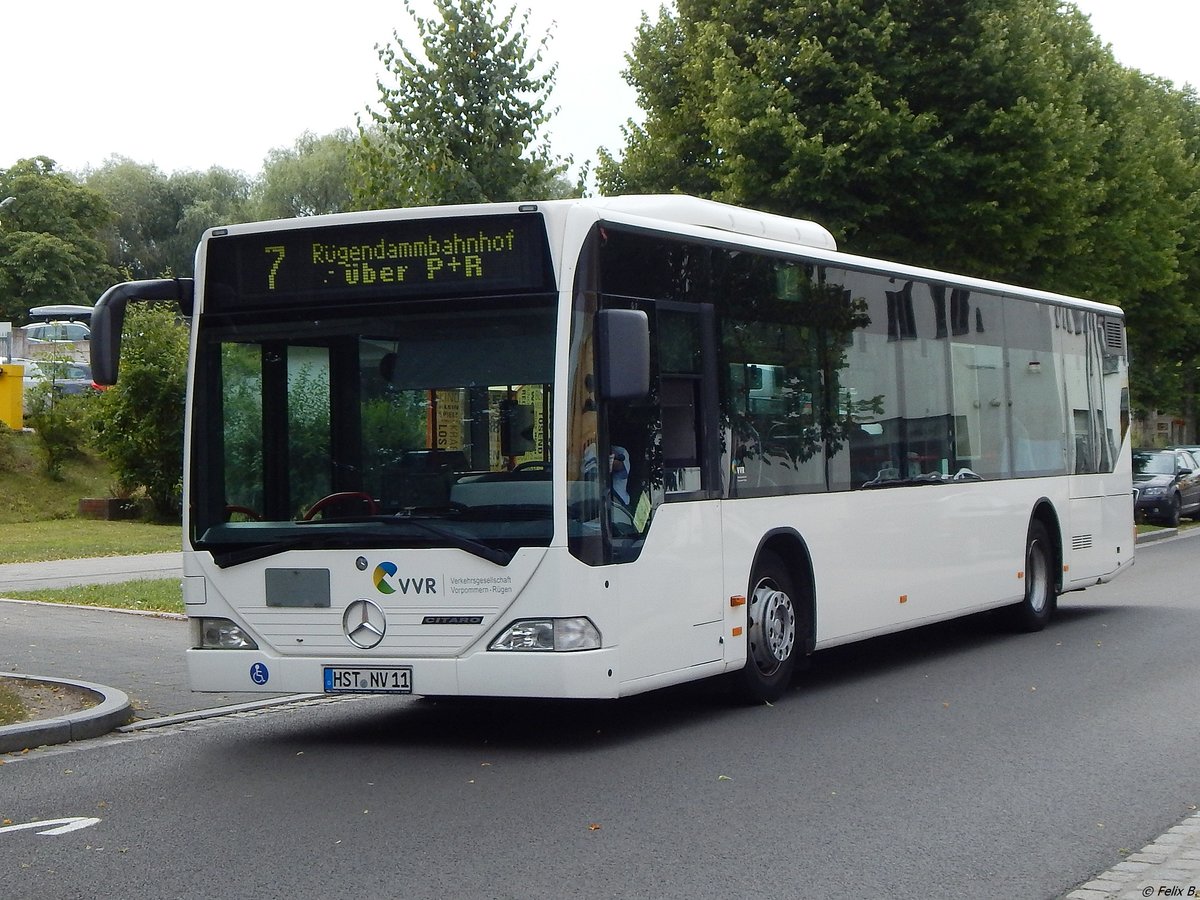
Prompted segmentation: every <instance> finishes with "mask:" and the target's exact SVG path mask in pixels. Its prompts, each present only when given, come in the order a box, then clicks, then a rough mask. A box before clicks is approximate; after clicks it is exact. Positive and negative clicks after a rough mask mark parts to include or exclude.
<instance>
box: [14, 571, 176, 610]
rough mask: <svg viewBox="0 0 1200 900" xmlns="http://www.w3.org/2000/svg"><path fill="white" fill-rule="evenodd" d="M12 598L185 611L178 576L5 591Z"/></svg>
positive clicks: (122, 607)
mask: <svg viewBox="0 0 1200 900" xmlns="http://www.w3.org/2000/svg"><path fill="white" fill-rule="evenodd" d="M4 593H5V596H6V597H7V598H8V599H11V600H40V601H42V602H43V603H70V604H74V605H76V606H104V607H108V608H110V609H132V610H137V611H139V612H165V613H182V612H183V591H182V589H181V588H180V586H179V579H178V578H156V579H145V580H141V581H122V582H119V583H117V584H85V585H79V586H77V587H69V588H44V589H43V590H40V591H5V592H4Z"/></svg>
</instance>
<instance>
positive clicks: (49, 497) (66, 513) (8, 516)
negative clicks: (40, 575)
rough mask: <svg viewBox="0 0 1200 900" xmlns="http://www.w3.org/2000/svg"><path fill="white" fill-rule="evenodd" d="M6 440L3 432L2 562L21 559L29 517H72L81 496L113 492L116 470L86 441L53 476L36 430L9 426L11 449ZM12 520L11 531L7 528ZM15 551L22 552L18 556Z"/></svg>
mask: <svg viewBox="0 0 1200 900" xmlns="http://www.w3.org/2000/svg"><path fill="white" fill-rule="evenodd" d="M4 443H5V440H4V438H2V437H0V460H2V462H0V497H3V498H4V502H3V503H0V562H17V561H19V560H20V559H21V557H20V555H19V549H18V548H19V547H20V546H21V545H22V541H24V540H25V538H24V537H22V536H21V535H23V534H24V533H25V532H24V529H25V528H26V526H28V525H29V523H31V522H40V521H60V520H64V519H71V518H73V517H74V516H75V514H76V511H77V508H78V503H79V499H80V498H81V497H103V496H106V495H107V494H108V486H109V484H110V483H111V482H112V472H111V470H110V469H109V468H108V466H107V465H106V464H104V463H103V462H101V461H100V460H98V459H97V458H96V457H95V456H94V455H93V453H92V451H91V449H90V448H88V447H85V448H84V449H83V451H82V453H81V454H80V455H79V456H77V457H71V458H69V459H67V460H66V462H65V463H64V464H63V467H62V472H61V477H60V478H58V479H57V480H55V479H51V478H48V477H47V476H46V474H45V471H44V467H43V465H42V463H41V460H40V450H39V447H38V438H37V437H36V435H34V434H33V433H32V432H23V433H22V432H8V435H7V444H8V446H7V449H6V448H5V447H4V446H3V445H4ZM14 523H15V524H14ZM9 525H12V531H8V530H6V528H7V527H8V526H9ZM14 532H16V533H14ZM14 552H17V553H18V556H16V557H14V556H13V555H12V554H13V553H14ZM73 555H75V556H85V555H87V554H84V553H77V554H73ZM42 558H44V559H65V558H66V556H58V557H53V556H47V557H42Z"/></svg>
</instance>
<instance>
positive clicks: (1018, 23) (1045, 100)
mask: <svg viewBox="0 0 1200 900" xmlns="http://www.w3.org/2000/svg"><path fill="white" fill-rule="evenodd" d="M676 9H677V12H672V11H670V10H667V9H663V10H662V11H660V13H659V16H658V18H657V20H656V21H653V22H651V21H650V20H649V19H643V23H642V26H641V28H640V29H639V32H638V37H637V40H636V42H635V44H634V47H633V49H632V51H631V53H630V54H629V56H628V60H629V69H628V70H627V73H626V77H627V80H628V81H629V83H630V84H631V85H632V86H633V87H634V88H635V89H636V91H637V94H638V103H639V105H640V106H641V107H642V108H643V109H644V110H645V112H646V116H645V121H644V123H643V124H642V125H635V124H633V123H632V122H630V123H629V124H628V125H627V126H626V128H625V147H624V149H623V153H622V155H621V157H620V158H617V157H614V156H612V155H608V154H605V155H603V156H602V159H601V164H600V166H599V168H598V172H597V175H598V181H599V184H600V187H601V189H602V191H603V192H605V193H626V192H673V191H679V192H686V193H693V194H699V195H701V196H710V197H713V198H715V199H718V200H724V201H727V202H731V203H737V204H742V205H746V206H751V207H756V208H760V209H765V210H769V211H773V212H778V213H783V214H785V215H795V216H800V217H805V218H813V219H816V220H818V221H820V222H822V223H823V224H825V225H826V226H827V227H829V228H830V229H831V230H832V231H833V232H834V233H835V235H836V236H837V237H838V240H839V244H840V245H841V246H842V247H843V248H844V249H847V250H850V251H851V252H857V253H862V254H865V255H871V256H879V257H883V258H893V259H902V260H904V261H906V262H913V263H917V264H922V265H928V266H933V267H936V268H942V269H949V270H951V271H959V272H965V273H968V274H974V275H981V276H985V277H991V278H996V279H999V280H1004V281H1011V282H1015V283H1018V284H1030V285H1035V286H1038V287H1042V288H1047V289H1050V290H1057V291H1061V292H1063V293H1068V294H1075V295H1080V296H1088V297H1092V298H1094V299H1097V300H1104V301H1109V302H1115V303H1119V304H1121V305H1123V306H1124V307H1125V308H1126V309H1127V311H1128V313H1129V332H1130V337H1131V346H1132V348H1133V356H1134V362H1135V368H1134V381H1135V384H1134V386H1135V393H1136V397H1137V400H1138V402H1140V403H1141V404H1143V405H1156V404H1160V403H1162V402H1163V401H1166V400H1170V399H1172V398H1176V397H1178V396H1180V394H1181V392H1183V391H1184V390H1185V386H1184V385H1183V382H1182V379H1185V378H1186V377H1187V373H1186V370H1185V369H1184V368H1181V367H1180V364H1179V360H1180V359H1181V358H1187V356H1184V354H1191V353H1194V352H1195V351H1196V350H1197V349H1200V339H1194V338H1191V337H1189V336H1190V335H1193V334H1196V333H1198V331H1200V330H1198V329H1197V328H1195V327H1193V326H1194V325H1196V324H1200V323H1197V321H1196V320H1197V316H1198V315H1200V311H1198V304H1197V301H1196V299H1195V297H1196V295H1197V291H1196V290H1195V286H1196V285H1197V281H1196V276H1197V274H1198V273H1197V263H1196V256H1195V249H1194V248H1195V246H1196V237H1197V234H1196V231H1197V227H1198V222H1197V209H1196V203H1197V197H1198V196H1200V194H1198V192H1197V188H1198V187H1200V184H1198V173H1200V168H1198V166H1197V158H1198V156H1197V153H1198V151H1200V146H1198V145H1197V140H1196V136H1197V134H1198V133H1200V116H1197V107H1196V99H1195V96H1194V95H1193V94H1191V93H1190V92H1180V91H1176V90H1175V89H1173V88H1172V87H1171V86H1170V85H1169V84H1166V83H1164V82H1160V81H1155V80H1153V79H1149V78H1147V77H1146V76H1144V75H1142V74H1141V73H1138V72H1134V71H1131V70H1127V69H1124V68H1123V67H1121V66H1120V65H1119V64H1118V63H1117V62H1116V61H1115V60H1114V59H1113V57H1112V54H1111V52H1110V51H1109V50H1108V49H1107V48H1106V47H1104V46H1102V45H1101V44H1100V42H1099V41H1098V40H1097V38H1096V37H1095V35H1094V33H1093V32H1092V30H1091V27H1090V24H1089V23H1088V21H1087V19H1086V18H1085V17H1084V16H1082V14H1080V13H1079V12H1078V10H1076V9H1075V8H1074V7H1073V6H1071V5H1069V4H1068V5H1062V4H1060V3H1059V2H1058V0H962V2H957V3H954V4H949V5H947V4H945V3H933V2H931V0H872V2H867V3H864V2H861V0H784V2H782V3H779V2H774V3H769V2H766V0H678V2H677V3H676ZM1189 347H1190V349H1188V348H1189Z"/></svg>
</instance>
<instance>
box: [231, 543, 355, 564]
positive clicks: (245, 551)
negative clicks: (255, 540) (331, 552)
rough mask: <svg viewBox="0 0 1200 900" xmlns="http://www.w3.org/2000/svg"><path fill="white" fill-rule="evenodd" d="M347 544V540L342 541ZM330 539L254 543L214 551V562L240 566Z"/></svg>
mask: <svg viewBox="0 0 1200 900" xmlns="http://www.w3.org/2000/svg"><path fill="white" fill-rule="evenodd" d="M341 543H342V544H343V546H344V545H346V544H347V543H349V542H347V541H342V542H341ZM328 545H329V541H328V540H317V539H315V538H313V537H311V536H307V535H306V536H305V537H302V538H292V539H291V540H287V541H275V542H274V543H271V544H252V545H251V546H249V547H239V548H238V549H237V550H223V551H216V550H214V551H213V562H215V563H216V564H217V567H218V568H221V569H228V568H229V567H230V566H240V565H241V564H242V563H248V562H254V560H256V559H266V558H267V557H268V556H275V555H277V554H280V553H286V552H287V551H289V550H302V549H314V548H317V547H324V546H328Z"/></svg>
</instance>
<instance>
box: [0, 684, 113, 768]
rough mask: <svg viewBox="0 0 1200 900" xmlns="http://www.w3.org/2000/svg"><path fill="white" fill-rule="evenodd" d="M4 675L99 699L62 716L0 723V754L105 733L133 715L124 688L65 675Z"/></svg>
mask: <svg viewBox="0 0 1200 900" xmlns="http://www.w3.org/2000/svg"><path fill="white" fill-rule="evenodd" d="M4 677H5V678H19V679H22V680H25V681H30V682H33V683H36V684H48V685H56V684H57V685H63V686H65V687H70V688H74V689H76V690H82V691H86V692H88V693H91V694H94V695H95V696H96V698H97V700H98V701H99V702H98V703H97V704H96V705H95V706H93V707H91V708H90V709H83V710H80V711H79V712H74V713H71V714H69V715H65V716H55V717H54V718H50V719H34V720H33V721H31V722H18V723H17V724H15V725H4V726H0V753H12V752H13V751H17V750H26V749H30V748H33V747H41V746H44V745H46V744H65V743H67V742H68V741H82V740H86V739H87V738H94V737H100V735H102V734H108V733H109V732H110V731H112V730H113V729H115V728H117V727H118V726H119V725H124V724H125V723H126V722H128V721H129V719H130V718H131V717H132V715H133V706H132V704H130V702H129V697H128V696H127V695H126V694H125V692H124V691H118V690H117V689H116V688H110V687H105V686H104V685H102V684H92V683H91V682H87V681H71V680H68V679H65V678H47V677H45V676H42V675H18V674H15V673H12V672H5V673H4Z"/></svg>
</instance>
